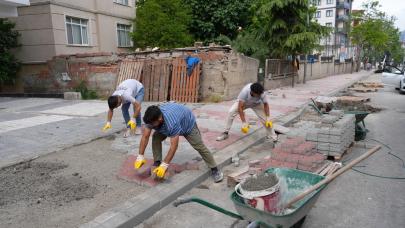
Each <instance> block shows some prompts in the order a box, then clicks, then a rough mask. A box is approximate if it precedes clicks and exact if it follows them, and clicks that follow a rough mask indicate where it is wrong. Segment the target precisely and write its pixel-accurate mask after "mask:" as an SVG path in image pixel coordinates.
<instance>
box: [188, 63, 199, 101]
mask: <svg viewBox="0 0 405 228" xmlns="http://www.w3.org/2000/svg"><path fill="white" fill-rule="evenodd" d="M197 68H198V65H197V66H194V69H193V72H192V73H191V76H187V77H188V79H189V80H190V84H189V85H188V86H187V87H188V88H187V89H188V90H189V94H190V96H189V99H188V100H187V102H194V96H195V91H194V90H195V89H194V88H195V83H196V77H197V71H198V69H197Z"/></svg>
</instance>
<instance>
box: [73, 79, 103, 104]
mask: <svg viewBox="0 0 405 228" xmlns="http://www.w3.org/2000/svg"><path fill="white" fill-rule="evenodd" d="M74 90H75V92H80V94H81V95H82V99H83V100H92V99H97V98H98V96H97V93H96V91H94V90H89V89H88V88H87V85H86V82H85V81H81V82H80V83H79V85H78V86H76V87H75V88H74Z"/></svg>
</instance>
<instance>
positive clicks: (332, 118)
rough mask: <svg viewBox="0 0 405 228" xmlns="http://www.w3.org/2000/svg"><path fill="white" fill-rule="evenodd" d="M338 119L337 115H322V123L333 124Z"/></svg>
mask: <svg viewBox="0 0 405 228" xmlns="http://www.w3.org/2000/svg"><path fill="white" fill-rule="evenodd" d="M338 119H339V118H338V117H337V116H330V115H325V116H323V117H322V123H324V124H333V123H335V122H336V121H337V120H338Z"/></svg>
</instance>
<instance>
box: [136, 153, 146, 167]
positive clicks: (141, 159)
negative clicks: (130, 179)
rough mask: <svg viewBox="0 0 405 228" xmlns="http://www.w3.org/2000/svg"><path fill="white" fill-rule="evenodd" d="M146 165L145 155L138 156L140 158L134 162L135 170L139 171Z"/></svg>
mask: <svg viewBox="0 0 405 228" xmlns="http://www.w3.org/2000/svg"><path fill="white" fill-rule="evenodd" d="M145 163H146V160H145V157H143V155H140V154H138V157H136V160H135V162H134V168H135V169H139V168H141V167H142V166H143V165H144V164H145Z"/></svg>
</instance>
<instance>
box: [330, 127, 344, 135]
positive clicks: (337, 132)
mask: <svg viewBox="0 0 405 228" xmlns="http://www.w3.org/2000/svg"><path fill="white" fill-rule="evenodd" d="M343 133H344V131H343V130H342V129H339V128H332V129H330V131H329V134H330V135H337V136H341V135H343Z"/></svg>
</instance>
